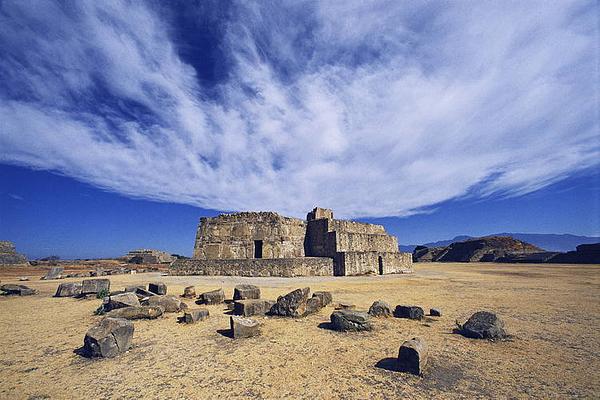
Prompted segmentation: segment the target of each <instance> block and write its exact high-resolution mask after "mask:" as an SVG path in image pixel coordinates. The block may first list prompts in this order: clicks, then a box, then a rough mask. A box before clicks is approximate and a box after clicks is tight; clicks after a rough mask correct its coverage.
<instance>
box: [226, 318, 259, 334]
mask: <svg viewBox="0 0 600 400" xmlns="http://www.w3.org/2000/svg"><path fill="white" fill-rule="evenodd" d="M229 325H230V327H231V335H232V337H233V338H234V339H239V338H248V337H252V336H257V335H258V334H259V333H260V329H259V327H260V324H259V323H258V321H257V320H255V319H252V318H245V317H239V316H234V315H232V316H231V317H229Z"/></svg>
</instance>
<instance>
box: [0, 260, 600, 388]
mask: <svg viewBox="0 0 600 400" xmlns="http://www.w3.org/2000/svg"><path fill="white" fill-rule="evenodd" d="M415 271H416V273H415V274H414V275H398V276H373V277H352V278H342V277H335V278H330V277H319V278H315V277H313V278H234V277H170V276H161V275H160V274H159V273H145V274H137V275H120V276H111V277H110V279H111V283H112V289H113V290H116V289H121V288H122V287H123V286H125V285H130V284H141V283H148V282H151V281H162V282H165V283H166V284H167V285H168V288H169V293H170V294H177V295H179V294H181V293H182V292H183V288H184V286H187V285H191V284H193V285H195V286H196V291H197V293H200V292H202V291H205V290H210V289H215V288H218V287H223V288H224V289H225V292H226V295H227V296H231V295H232V291H233V287H234V286H235V285H236V284H238V283H242V282H243V283H253V284H256V285H259V286H260V287H261V289H262V292H263V297H264V298H276V297H277V296H278V295H281V294H285V293H287V292H288V291H290V290H292V289H294V288H298V287H303V286H309V287H310V288H311V290H313V291H314V290H330V291H332V292H333V295H334V301H344V302H351V303H354V304H356V305H357V307H358V308H359V309H368V307H369V306H370V304H371V303H372V302H373V301H375V300H377V299H383V300H386V301H388V302H389V303H390V304H391V305H392V306H394V305H396V304H416V305H421V306H423V307H424V308H426V310H428V309H429V307H439V308H441V309H442V310H443V312H444V316H443V317H442V318H439V319H435V320H433V319H427V320H425V321H411V320H406V319H396V318H389V319H378V320H376V321H375V330H374V331H373V332H369V333H337V332H333V331H330V330H328V329H324V328H323V327H322V326H321V327H320V325H321V324H322V323H324V322H327V321H328V320H329V315H330V313H331V312H332V308H331V307H327V308H325V309H323V310H321V312H319V313H318V314H315V315H311V316H309V317H307V318H303V319H297V320H294V319H276V318H261V322H262V323H263V326H262V335H261V336H260V337H256V338H250V339H238V340H234V339H230V338H229V337H227V336H225V335H223V334H222V332H223V330H224V329H226V328H227V327H228V318H229V317H228V315H226V314H225V310H224V307H222V306H209V307H208V308H209V310H210V313H211V317H210V318H209V319H208V320H206V321H203V322H200V323H198V324H195V325H191V326H186V325H182V324H178V323H176V317H177V314H167V316H166V317H164V318H161V319H158V320H154V321H135V334H134V347H133V348H132V349H131V350H130V351H129V352H127V353H125V354H123V355H121V356H119V357H117V358H115V359H103V360H90V359H86V358H83V357H81V356H79V355H77V354H76V353H75V352H74V350H76V349H78V348H79V347H80V346H81V345H82V342H83V337H84V334H85V332H86V331H87V329H88V328H89V327H91V326H92V325H94V324H95V323H96V322H97V321H98V320H99V318H100V317H96V316H94V315H93V311H94V310H95V309H96V308H97V307H98V306H99V304H100V303H101V301H100V300H97V299H93V300H77V299H72V298H52V297H51V296H52V295H53V294H54V291H55V289H56V287H57V286H58V284H59V283H60V282H63V281H76V280H77V279H66V280H63V281H39V280H32V281H31V282H24V283H25V284H27V285H29V286H31V287H33V288H35V289H38V290H39V291H40V294H38V295H36V296H31V297H22V298H20V297H2V298H0V326H1V327H2V333H1V335H0V398H2V399H8V398H10V399H28V398H50V399H83V398H87V399H132V398H137V399H207V398H217V399H220V398H227V399H233V398H257V399H281V398H294V399H298V398H311V399H315V398H319V399H321V398H322V399H331V398H340V399H397V398H417V399H420V398H423V399H425V398H453V399H454V398H469V399H470V398H540V399H547V398H599V397H600V334H599V328H600V266H598V265H580V266H563V265H545V266H541V265H539V266H538V265H508V264H499V265H494V264H436V263H432V264H416V265H415ZM41 275H43V274H42V273H39V274H38V275H37V276H41ZM14 276H17V275H15V274H14V273H12V275H11V274H7V275H6V276H5V275H2V271H1V270H0V279H1V280H2V283H9V282H16V281H15V278H14ZM79 280H80V279H79ZM187 302H188V304H189V305H190V306H194V307H195V305H194V304H193V302H192V301H187ZM481 309H485V310H491V311H495V312H497V313H499V315H501V316H502V317H503V318H504V320H505V322H506V325H507V328H508V330H509V333H511V334H512V335H513V336H514V337H513V339H512V340H510V341H503V342H496V343H492V342H487V341H479V340H473V339H466V338H464V337H462V336H459V335H456V334H453V333H452V330H453V328H454V321H455V320H456V319H460V320H464V319H466V318H467V317H468V316H469V315H470V314H471V313H472V312H474V311H477V310H481ZM414 336H421V337H423V338H424V339H425V340H426V341H427V342H428V344H429V347H430V361H429V365H428V368H427V371H426V374H425V375H424V377H415V376H411V375H407V374H403V373H399V372H395V371H393V370H392V369H391V366H392V365H393V358H395V357H396V356H397V354H398V348H399V346H400V344H401V343H402V342H403V341H404V340H406V339H409V338H412V337H414ZM36 396H37V397H36Z"/></svg>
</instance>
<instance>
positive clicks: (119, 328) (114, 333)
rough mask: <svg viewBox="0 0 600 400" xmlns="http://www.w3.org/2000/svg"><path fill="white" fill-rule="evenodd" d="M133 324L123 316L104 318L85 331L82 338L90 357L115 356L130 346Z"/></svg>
mask: <svg viewBox="0 0 600 400" xmlns="http://www.w3.org/2000/svg"><path fill="white" fill-rule="evenodd" d="M133 330H134V329H133V324H132V323H131V321H128V320H126V319H123V318H104V319H103V320H102V321H100V323H99V324H98V325H96V326H94V327H93V328H91V329H90V330H88V331H87V333H86V335H85V338H84V340H83V348H84V351H85V353H86V354H87V355H88V356H90V357H115V356H117V355H118V354H120V353H123V352H125V351H127V350H129V348H130V347H131V341H132V339H133Z"/></svg>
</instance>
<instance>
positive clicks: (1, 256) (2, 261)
mask: <svg viewBox="0 0 600 400" xmlns="http://www.w3.org/2000/svg"><path fill="white" fill-rule="evenodd" d="M26 263H27V257H25V256H24V255H23V254H20V253H17V250H16V249H15V245H14V244H13V243H12V242H9V241H6V240H3V241H0V265H13V264H26Z"/></svg>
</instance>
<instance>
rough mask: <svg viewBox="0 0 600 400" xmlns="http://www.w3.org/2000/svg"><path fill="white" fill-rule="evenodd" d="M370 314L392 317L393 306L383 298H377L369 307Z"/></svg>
mask: <svg viewBox="0 0 600 400" xmlns="http://www.w3.org/2000/svg"><path fill="white" fill-rule="evenodd" d="M369 315H371V316H373V317H390V316H391V315H392V308H391V307H390V305H389V304H388V303H386V302H385V301H383V300H377V301H375V302H374V303H373V304H372V305H371V308H369Z"/></svg>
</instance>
